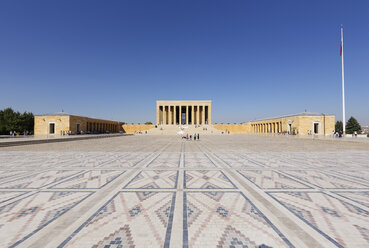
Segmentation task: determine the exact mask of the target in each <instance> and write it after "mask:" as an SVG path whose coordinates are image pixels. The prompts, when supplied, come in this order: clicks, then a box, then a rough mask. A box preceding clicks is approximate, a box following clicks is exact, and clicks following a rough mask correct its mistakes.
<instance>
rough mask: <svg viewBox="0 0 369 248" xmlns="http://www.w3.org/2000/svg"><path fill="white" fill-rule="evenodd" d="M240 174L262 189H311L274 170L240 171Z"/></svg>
mask: <svg viewBox="0 0 369 248" xmlns="http://www.w3.org/2000/svg"><path fill="white" fill-rule="evenodd" d="M239 173H240V174H241V175H242V176H244V177H245V178H247V179H248V180H250V181H251V182H253V183H254V184H255V185H257V186H258V187H260V188H262V189H309V188H310V187H309V186H306V185H304V184H302V183H299V182H298V181H296V180H295V179H293V178H291V177H288V176H285V175H283V174H281V173H279V172H276V171H272V170H240V171H239Z"/></svg>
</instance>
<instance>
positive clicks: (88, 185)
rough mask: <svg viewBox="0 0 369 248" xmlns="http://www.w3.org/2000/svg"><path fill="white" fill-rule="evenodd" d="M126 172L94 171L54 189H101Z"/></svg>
mask: <svg viewBox="0 0 369 248" xmlns="http://www.w3.org/2000/svg"><path fill="white" fill-rule="evenodd" d="M122 173H124V171H123V172H122V171H115V170H92V171H87V172H84V173H82V174H79V175H77V176H74V177H72V178H70V179H68V180H66V181H64V182H62V183H58V184H56V185H54V186H53V187H50V188H53V189H63V188H66V189H94V188H95V189H99V188H101V187H104V186H105V185H106V184H108V183H109V182H111V181H113V180H114V179H115V178H116V177H118V176H119V175H121V174H122Z"/></svg>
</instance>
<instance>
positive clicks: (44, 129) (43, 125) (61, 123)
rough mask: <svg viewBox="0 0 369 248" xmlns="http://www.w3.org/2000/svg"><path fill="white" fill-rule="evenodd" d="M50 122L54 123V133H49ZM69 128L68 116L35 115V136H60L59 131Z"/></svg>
mask: <svg viewBox="0 0 369 248" xmlns="http://www.w3.org/2000/svg"><path fill="white" fill-rule="evenodd" d="M50 123H55V133H54V134H49V124H50ZM69 128H70V125H69V116H35V127H34V134H35V136H60V131H67V130H69Z"/></svg>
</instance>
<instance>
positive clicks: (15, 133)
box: [9, 130, 29, 137]
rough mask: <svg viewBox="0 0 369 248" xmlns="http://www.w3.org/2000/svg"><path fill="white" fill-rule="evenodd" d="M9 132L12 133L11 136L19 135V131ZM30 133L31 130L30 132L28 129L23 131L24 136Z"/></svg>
mask: <svg viewBox="0 0 369 248" xmlns="http://www.w3.org/2000/svg"><path fill="white" fill-rule="evenodd" d="M9 134H10V136H11V137H15V136H17V135H18V134H17V131H10V132H9ZM28 134H29V132H28V131H27V130H24V131H23V135H24V136H26V135H28Z"/></svg>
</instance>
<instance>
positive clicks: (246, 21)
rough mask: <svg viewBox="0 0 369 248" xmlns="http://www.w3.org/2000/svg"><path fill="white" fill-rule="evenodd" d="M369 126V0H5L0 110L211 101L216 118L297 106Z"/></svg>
mask: <svg viewBox="0 0 369 248" xmlns="http://www.w3.org/2000/svg"><path fill="white" fill-rule="evenodd" d="M341 23H342V24H344V35H345V37H344V39H345V40H344V42H345V43H344V54H345V76H346V77H345V83H346V106H347V113H346V115H347V117H350V116H351V115H352V116H355V117H356V118H357V119H358V120H359V122H360V123H361V124H369V109H368V99H369V1H368V0H362V1H359V0H355V1H348V0H347V1H295V0H294V1H255V0H253V1H246V0H243V1H237V0H232V1H214V0H211V1H173V0H171V1H151V0H150V1H140V0H138V1H76V0H73V1H65V0H64V1H50V0H45V1H37V0H32V1H10V0H9V1H1V2H0V86H1V87H0V90H1V95H0V108H5V107H12V108H14V109H15V110H18V111H25V110H27V111H32V112H34V113H35V114H42V113H49V112H57V111H61V110H62V109H63V110H64V111H65V112H69V113H74V114H80V115H85V116H91V117H99V118H107V119H115V120H121V121H126V122H129V123H131V122H134V123H138V122H141V123H142V122H145V121H155V118H156V116H155V100H157V99H163V100H164V99H165V100H172V99H173V100H176V99H183V100H187V99H188V100H191V99H194V100H196V99H204V100H207V99H210V100H213V108H212V111H213V122H232V123H233V122H242V121H248V120H253V119H255V118H264V117H270V116H278V115H282V114H291V113H296V112H302V111H304V110H305V109H306V110H307V111H311V112H324V113H331V114H335V115H336V118H337V119H341V118H342V114H341V60H340V56H339V48H340V29H339V27H340V24H341Z"/></svg>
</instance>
